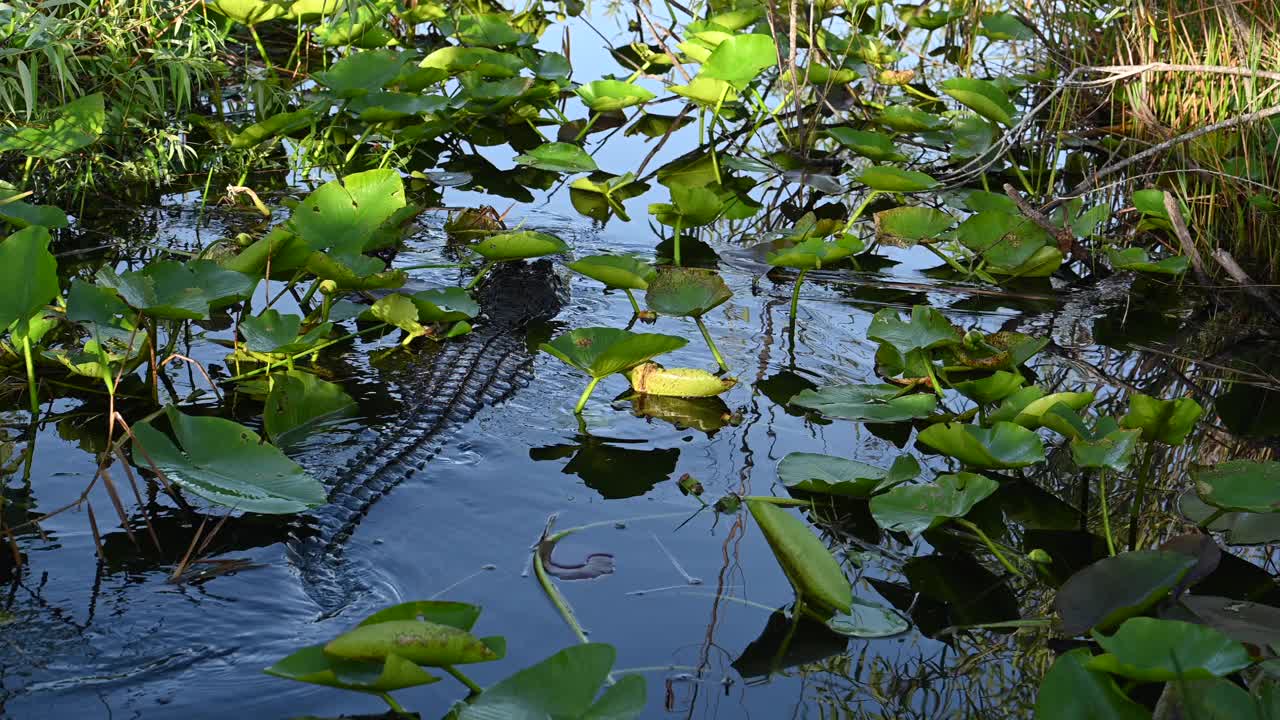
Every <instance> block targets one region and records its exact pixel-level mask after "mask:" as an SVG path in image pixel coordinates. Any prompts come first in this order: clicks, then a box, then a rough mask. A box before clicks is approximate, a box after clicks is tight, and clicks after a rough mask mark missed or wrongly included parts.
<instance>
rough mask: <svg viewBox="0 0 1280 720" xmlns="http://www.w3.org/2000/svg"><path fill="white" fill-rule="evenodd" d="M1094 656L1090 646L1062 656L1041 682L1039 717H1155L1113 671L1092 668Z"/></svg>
mask: <svg viewBox="0 0 1280 720" xmlns="http://www.w3.org/2000/svg"><path fill="white" fill-rule="evenodd" d="M1092 657H1093V656H1092V654H1091V653H1090V652H1089V649H1088V648H1076V649H1075V650H1071V651H1069V652H1067V653H1064V654H1062V655H1060V656H1058V659H1057V660H1055V661H1054V663H1053V667H1051V668H1049V672H1048V674H1047V675H1045V677H1044V681H1043V682H1041V683H1040V692H1039V694H1038V695H1037V696H1036V711H1035V720H1151V713H1150V712H1148V711H1147V709H1146V708H1144V707H1142V706H1141V705H1139V704H1137V703H1135V702H1134V701H1132V700H1130V699H1129V698H1128V696H1126V695H1125V694H1124V692H1122V691H1121V690H1120V688H1119V687H1118V686H1117V685H1116V681H1115V680H1114V679H1112V678H1111V676H1110V675H1107V674H1106V673H1102V672H1098V671H1096V670H1091V669H1089V663H1090V661H1091V659H1092Z"/></svg>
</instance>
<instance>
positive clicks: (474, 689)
mask: <svg viewBox="0 0 1280 720" xmlns="http://www.w3.org/2000/svg"><path fill="white" fill-rule="evenodd" d="M441 667H442V668H444V671H445V672H447V673H449V674H450V675H452V676H453V677H454V678H456V679H457V681H458V682H460V683H462V684H463V685H466V686H467V689H468V690H470V691H471V694H472V695H479V694H480V693H482V692H484V688H482V687H480V686H479V685H477V684H476V683H475V681H474V680H472V679H471V678H469V677H467V676H466V675H463V674H462V671H460V670H458V669H457V668H455V667H454V666H452V665H441Z"/></svg>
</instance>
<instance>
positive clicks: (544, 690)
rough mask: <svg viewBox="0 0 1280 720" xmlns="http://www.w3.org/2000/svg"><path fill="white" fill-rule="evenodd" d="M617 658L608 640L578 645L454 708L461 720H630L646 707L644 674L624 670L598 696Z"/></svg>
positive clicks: (522, 671)
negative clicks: (606, 642)
mask: <svg viewBox="0 0 1280 720" xmlns="http://www.w3.org/2000/svg"><path fill="white" fill-rule="evenodd" d="M615 657H616V652H615V651H614V649H613V647H612V646H610V645H605V644H602V643H585V644H582V645H574V646H573V647H569V648H566V649H564V650H561V651H560V652H558V653H556V654H555V655H552V656H551V657H549V658H547V659H546V660H543V661H542V662H540V663H538V664H536V665H534V666H532V667H529V668H526V669H524V670H521V671H520V672H518V673H516V674H514V675H512V676H511V677H508V678H507V679H505V680H502V681H501V682H499V683H498V684H496V685H493V686H492V687H489V688H488V689H486V690H485V691H484V692H483V693H481V694H480V696H479V697H477V698H475V699H474V700H473V701H471V702H470V703H469V704H461V703H460V704H459V705H457V706H456V707H455V708H454V709H455V711H456V712H457V717H458V720H499V719H500V718H501V719H502V720H546V718H565V719H566V720H568V719H570V718H577V719H580V720H597V719H598V720H605V719H606V718H607V719H608V720H630V719H631V718H635V717H638V716H639V715H640V713H641V712H643V711H644V707H645V699H646V695H645V681H644V678H643V677H640V676H639V675H623V676H622V677H620V678H618V679H617V682H616V683H615V684H614V685H612V686H610V687H609V688H608V689H606V690H605V691H604V692H603V693H602V694H600V697H599V698H597V697H596V693H598V692H599V691H600V688H601V687H602V686H603V685H604V684H605V681H606V680H607V679H608V678H609V670H610V669H611V668H612V667H613V663H614V659H615Z"/></svg>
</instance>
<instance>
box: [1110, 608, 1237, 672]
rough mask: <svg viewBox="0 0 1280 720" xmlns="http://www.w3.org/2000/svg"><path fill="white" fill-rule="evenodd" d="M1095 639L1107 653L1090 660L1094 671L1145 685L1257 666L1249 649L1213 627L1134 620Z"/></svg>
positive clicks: (1178, 622) (1164, 621)
mask: <svg viewBox="0 0 1280 720" xmlns="http://www.w3.org/2000/svg"><path fill="white" fill-rule="evenodd" d="M1093 639H1094V640H1095V641H1097V643H1098V645H1099V646H1101V647H1102V649H1103V650H1105V651H1106V654H1104V655H1099V656H1097V657H1095V658H1093V659H1092V660H1090V661H1089V669H1090V670H1100V671H1102V672H1106V673H1111V674H1112V675H1120V676H1122V677H1127V678H1131V679H1133V680H1139V681H1141V682H1166V681H1173V680H1179V681H1184V680H1209V679H1212V678H1217V677H1225V676H1227V675H1230V674H1231V673H1234V672H1236V671H1237V670H1243V669H1244V668H1247V667H1249V666H1250V665H1252V664H1253V659H1252V658H1250V657H1249V651H1248V650H1246V649H1245V647H1244V645H1241V644H1240V643H1238V642H1236V641H1234V640H1232V639H1231V638H1229V637H1227V636H1226V635H1223V634H1222V633H1220V632H1218V631H1217V630H1214V629H1213V628H1211V627H1206V626H1204V625H1197V624H1196V623H1189V622H1181V621H1178V620H1157V619H1156V618H1146V617H1135V618H1130V619H1128V620H1125V621H1124V624H1123V625H1121V626H1120V629H1119V630H1117V631H1116V633H1115V635H1112V636H1110V637H1107V636H1106V635H1103V634H1102V633H1099V632H1094V633H1093Z"/></svg>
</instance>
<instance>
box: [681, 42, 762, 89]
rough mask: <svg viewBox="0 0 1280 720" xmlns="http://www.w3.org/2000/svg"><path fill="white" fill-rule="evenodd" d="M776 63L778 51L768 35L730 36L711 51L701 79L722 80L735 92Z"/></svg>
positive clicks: (703, 65) (703, 66) (704, 64)
mask: <svg viewBox="0 0 1280 720" xmlns="http://www.w3.org/2000/svg"><path fill="white" fill-rule="evenodd" d="M777 62H778V47H777V45H776V44H775V43H774V42H773V38H772V37H770V36H769V35H758V34H742V35H733V36H731V37H729V38H726V39H725V40H724V41H723V42H721V43H720V44H719V45H717V46H716V49H715V50H712V51H711V56H710V57H708V58H707V60H706V62H704V63H703V64H702V70H701V71H700V72H699V73H698V75H699V76H700V77H708V78H712V79H714V80H723V81H725V82H727V83H729V84H730V85H732V86H733V87H734V88H736V89H738V90H742V89H745V88H746V87H747V84H748V83H750V82H751V81H752V80H754V79H755V78H756V76H757V75H759V74H760V73H761V72H763V71H764V70H765V69H766V68H771V67H773V66H774V65H776V64H777Z"/></svg>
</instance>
